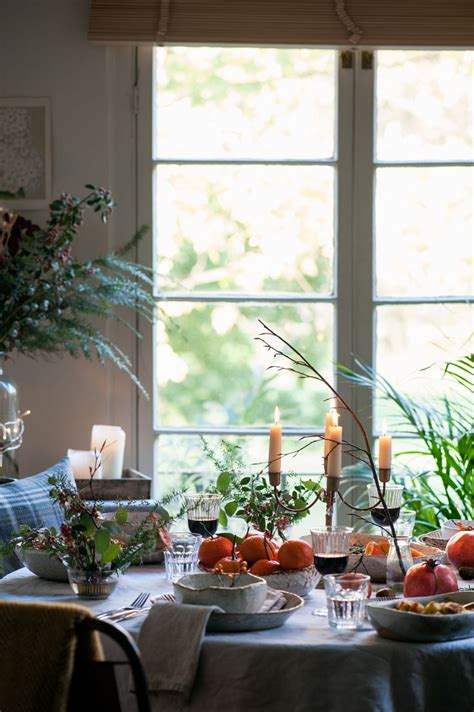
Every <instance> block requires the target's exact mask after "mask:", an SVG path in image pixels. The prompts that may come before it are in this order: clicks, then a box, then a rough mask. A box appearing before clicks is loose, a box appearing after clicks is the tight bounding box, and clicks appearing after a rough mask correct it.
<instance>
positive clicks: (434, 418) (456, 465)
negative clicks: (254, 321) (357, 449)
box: [339, 355, 474, 534]
mask: <svg viewBox="0 0 474 712" xmlns="http://www.w3.org/2000/svg"><path fill="white" fill-rule="evenodd" d="M356 365H357V369H358V372H354V371H352V370H350V369H348V368H346V367H343V366H341V367H339V370H340V372H341V374H342V375H344V376H345V377H346V378H348V379H349V380H350V381H351V382H353V383H355V384H357V385H359V386H363V387H366V388H370V389H372V390H373V392H374V394H375V395H376V396H377V397H380V398H382V399H385V400H388V401H389V402H390V403H392V404H393V405H394V406H395V408H396V411H397V416H398V417H397V419H396V420H395V421H394V423H393V429H395V430H396V429H403V434H404V435H406V436H407V437H409V438H410V440H412V441H413V440H414V441H415V443H416V444H415V446H414V447H410V448H408V449H406V450H404V451H403V452H400V453H398V457H403V456H407V455H410V456H414V457H417V458H425V460H426V458H427V457H428V458H429V462H430V466H429V467H428V468H425V469H421V470H414V469H413V468H410V467H409V466H408V465H406V464H405V465H404V475H405V476H404V485H405V495H404V496H405V506H406V507H407V508H408V509H411V510H414V511H415V512H416V513H417V527H416V530H415V532H416V533H418V534H420V533H423V532H427V531H430V530H433V529H437V528H438V527H439V526H440V524H441V522H442V521H444V520H445V519H472V518H473V517H474V431H473V420H472V415H473V407H472V394H473V375H474V356H472V355H468V356H464V357H462V358H459V359H457V360H455V361H450V362H448V363H446V364H445V367H444V378H446V384H447V388H446V392H445V393H444V394H443V395H442V396H441V397H437V398H432V399H430V400H428V399H426V400H424V399H420V398H415V397H411V396H408V395H406V394H404V393H401V392H400V391H398V390H397V389H396V388H395V387H394V386H393V385H392V384H391V383H390V382H389V381H388V380H387V379H386V378H384V377H383V376H382V375H380V374H379V373H377V372H376V371H375V370H374V369H373V368H371V367H370V366H368V365H367V364H365V363H363V362H362V361H359V360H357V359H356Z"/></svg>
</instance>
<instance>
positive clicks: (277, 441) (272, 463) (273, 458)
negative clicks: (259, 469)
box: [268, 406, 281, 474]
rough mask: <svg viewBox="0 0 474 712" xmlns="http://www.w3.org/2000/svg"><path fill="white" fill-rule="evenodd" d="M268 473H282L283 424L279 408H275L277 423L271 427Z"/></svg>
mask: <svg viewBox="0 0 474 712" xmlns="http://www.w3.org/2000/svg"><path fill="white" fill-rule="evenodd" d="M268 472H269V473H270V474H279V473H280V472H281V423H280V410H279V408H278V406H277V407H276V408H275V422H274V423H273V425H271V426H270V446H269V449H268Z"/></svg>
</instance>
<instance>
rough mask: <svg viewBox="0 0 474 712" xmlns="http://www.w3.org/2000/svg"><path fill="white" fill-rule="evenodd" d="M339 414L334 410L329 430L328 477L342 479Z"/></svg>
mask: <svg viewBox="0 0 474 712" xmlns="http://www.w3.org/2000/svg"><path fill="white" fill-rule="evenodd" d="M338 421H339V413H338V412H337V410H334V412H333V414H332V425H331V426H330V428H329V433H328V441H329V451H328V456H327V468H326V476H327V477H340V476H341V466H342V425H338Z"/></svg>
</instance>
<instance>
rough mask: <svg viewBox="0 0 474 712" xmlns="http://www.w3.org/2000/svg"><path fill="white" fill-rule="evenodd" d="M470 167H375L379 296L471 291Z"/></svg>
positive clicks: (473, 178) (473, 187) (473, 175)
mask: <svg viewBox="0 0 474 712" xmlns="http://www.w3.org/2000/svg"><path fill="white" fill-rule="evenodd" d="M473 196H474V170H473V169H472V168H468V167H461V168H440V167H436V168H378V169H377V172H376V204H375V210H376V267H377V273H376V287H377V294H378V295H379V296H397V297H404V296H451V295H470V294H471V293H472V238H473V227H474V225H473V214H472V212H473V211H472V208H473Z"/></svg>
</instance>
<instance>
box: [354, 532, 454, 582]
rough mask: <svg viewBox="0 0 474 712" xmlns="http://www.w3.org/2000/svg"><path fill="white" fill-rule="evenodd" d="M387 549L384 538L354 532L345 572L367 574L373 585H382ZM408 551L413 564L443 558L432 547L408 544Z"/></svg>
mask: <svg viewBox="0 0 474 712" xmlns="http://www.w3.org/2000/svg"><path fill="white" fill-rule="evenodd" d="M389 549H390V542H389V540H388V539H387V538H386V537H384V536H380V535H379V534H365V533H363V532H354V534H353V535H352V538H351V549H350V555H349V564H348V566H347V570H348V571H356V572H358V573H361V574H367V575H368V576H370V578H371V580H372V581H374V582H375V583H384V582H385V581H386V577H387V556H388V552H389ZM410 551H411V555H412V557H413V560H414V562H415V563H417V562H420V561H423V560H425V559H435V560H437V561H440V560H441V559H442V558H443V552H442V551H441V550H440V549H437V548H436V547H434V546H426V545H424V544H418V543H413V544H410Z"/></svg>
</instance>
